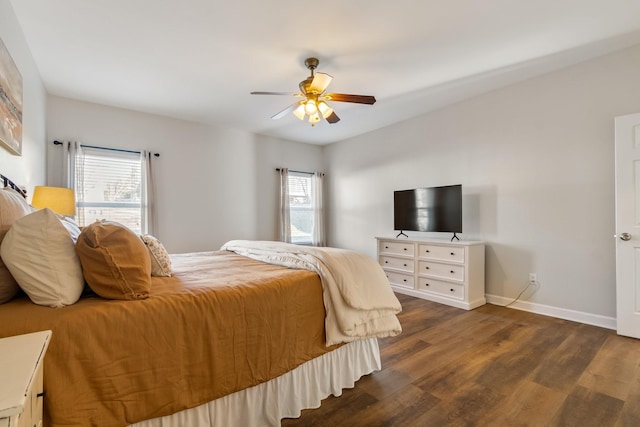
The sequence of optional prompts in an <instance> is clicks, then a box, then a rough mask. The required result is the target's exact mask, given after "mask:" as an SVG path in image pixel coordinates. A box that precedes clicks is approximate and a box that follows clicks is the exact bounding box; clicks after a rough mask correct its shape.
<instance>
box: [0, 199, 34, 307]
mask: <svg viewBox="0 0 640 427" xmlns="http://www.w3.org/2000/svg"><path fill="white" fill-rule="evenodd" d="M33 211H34V208H33V207H32V206H31V205H29V204H28V203H27V201H26V200H25V198H24V197H22V195H20V194H19V193H18V192H17V191H15V190H13V189H11V188H9V187H5V188H2V189H1V190H0V244H2V239H3V238H4V236H5V234H6V233H7V231H9V228H11V225H12V224H13V223H14V222H15V221H16V220H18V219H20V218H22V217H23V216H25V215H28V214H30V213H31V212H33ZM18 291H20V287H19V286H18V282H16V279H14V278H13V276H12V275H11V273H10V272H9V269H8V268H7V266H6V265H5V263H4V261H3V260H2V257H0V304H2V303H5V302H7V301H9V300H10V299H11V298H13V297H14V296H15V295H16V294H17V293H18Z"/></svg>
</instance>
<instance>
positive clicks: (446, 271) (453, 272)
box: [418, 261, 464, 282]
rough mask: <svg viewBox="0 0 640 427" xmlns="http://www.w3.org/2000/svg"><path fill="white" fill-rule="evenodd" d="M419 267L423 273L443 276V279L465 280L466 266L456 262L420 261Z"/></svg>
mask: <svg viewBox="0 0 640 427" xmlns="http://www.w3.org/2000/svg"><path fill="white" fill-rule="evenodd" d="M418 268H419V271H418V273H420V274H421V275H429V276H436V277H442V278H443V279H449V280H457V281H459V282H463V281H464V266H463V265H455V264H442V263H439V262H431V261H420V262H419V263H418Z"/></svg>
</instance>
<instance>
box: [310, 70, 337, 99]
mask: <svg viewBox="0 0 640 427" xmlns="http://www.w3.org/2000/svg"><path fill="white" fill-rule="evenodd" d="M331 80H333V77H332V76H330V75H329V74H327V73H316V74H315V75H314V76H313V81H312V82H311V85H310V86H309V92H315V93H318V94H320V93H322V92H324V91H325V89H326V88H327V86H329V83H331Z"/></svg>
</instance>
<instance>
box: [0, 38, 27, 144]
mask: <svg viewBox="0 0 640 427" xmlns="http://www.w3.org/2000/svg"><path fill="white" fill-rule="evenodd" d="M0 145H1V146H3V147H4V148H6V149H7V150H9V152H10V153H12V154H16V155H18V156H21V155H22V76H21V75H20V71H18V67H16V64H15V63H14V62H13V59H12V58H11V55H10V54H9V51H8V50H7V47H6V46H5V45H4V42H3V41H2V40H0Z"/></svg>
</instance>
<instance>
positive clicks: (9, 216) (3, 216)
mask: <svg viewBox="0 0 640 427" xmlns="http://www.w3.org/2000/svg"><path fill="white" fill-rule="evenodd" d="M35 210H36V209H35V208H34V207H33V206H31V205H30V204H29V203H27V201H26V200H25V198H24V197H22V196H21V195H20V193H18V192H17V191H16V190H14V189H12V188H9V187H4V188H3V189H2V190H0V226H2V225H11V224H13V223H14V222H15V221H16V220H18V219H20V218H22V217H23V216H25V215H28V214H30V213H31V212H33V211H35Z"/></svg>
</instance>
